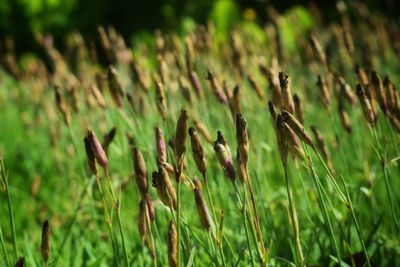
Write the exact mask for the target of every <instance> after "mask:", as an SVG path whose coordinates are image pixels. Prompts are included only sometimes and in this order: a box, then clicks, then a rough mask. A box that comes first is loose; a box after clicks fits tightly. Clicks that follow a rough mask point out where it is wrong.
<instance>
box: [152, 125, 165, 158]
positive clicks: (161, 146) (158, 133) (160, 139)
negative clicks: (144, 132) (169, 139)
mask: <svg viewBox="0 0 400 267" xmlns="http://www.w3.org/2000/svg"><path fill="white" fill-rule="evenodd" d="M154 132H155V137H156V149H157V163H159V164H160V163H161V162H166V161H167V147H166V145H165V140H164V136H163V132H162V130H161V128H160V127H156V128H155V129H154Z"/></svg>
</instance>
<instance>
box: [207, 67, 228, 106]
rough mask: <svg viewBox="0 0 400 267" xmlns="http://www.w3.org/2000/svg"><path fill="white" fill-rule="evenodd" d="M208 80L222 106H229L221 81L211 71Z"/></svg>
mask: <svg viewBox="0 0 400 267" xmlns="http://www.w3.org/2000/svg"><path fill="white" fill-rule="evenodd" d="M207 80H208V81H209V82H210V85H211V88H212V89H213V91H214V94H215V96H216V97H217V100H218V101H219V102H220V103H222V104H227V103H228V98H227V96H226V95H225V93H224V91H223V90H222V87H221V85H220V83H219V81H218V80H217V79H216V78H215V76H214V75H213V74H212V72H211V71H210V70H208V71H207Z"/></svg>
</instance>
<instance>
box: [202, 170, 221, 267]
mask: <svg viewBox="0 0 400 267" xmlns="http://www.w3.org/2000/svg"><path fill="white" fill-rule="evenodd" d="M202 175H203V180H204V184H205V185H206V191H207V198H208V202H209V203H210V206H211V212H212V216H213V220H214V224H215V226H216V223H217V216H216V213H215V208H214V203H213V201H212V198H211V192H210V188H209V186H208V181H207V177H206V173H203V174H202ZM215 228H216V229H217V227H215ZM220 234H221V233H220ZM217 236H218V234H217ZM214 241H215V243H216V245H217V247H218V250H219V252H220V255H221V260H222V264H223V266H226V263H225V257H224V250H223V248H222V244H218V241H217V238H216V237H215V238H214Z"/></svg>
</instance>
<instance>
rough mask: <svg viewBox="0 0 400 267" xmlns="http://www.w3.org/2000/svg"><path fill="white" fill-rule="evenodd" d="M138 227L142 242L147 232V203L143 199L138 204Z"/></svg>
mask: <svg viewBox="0 0 400 267" xmlns="http://www.w3.org/2000/svg"><path fill="white" fill-rule="evenodd" d="M138 229H139V234H140V237H141V239H142V242H143V241H144V239H145V236H146V234H147V204H146V201H144V200H141V201H140V204H139V216H138Z"/></svg>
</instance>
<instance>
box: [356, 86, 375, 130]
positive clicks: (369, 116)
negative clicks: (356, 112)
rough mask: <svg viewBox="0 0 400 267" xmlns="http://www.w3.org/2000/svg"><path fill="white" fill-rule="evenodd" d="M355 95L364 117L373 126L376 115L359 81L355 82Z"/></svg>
mask: <svg viewBox="0 0 400 267" xmlns="http://www.w3.org/2000/svg"><path fill="white" fill-rule="evenodd" d="M357 96H358V100H359V101H360V104H361V108H362V110H363V113H364V117H365V119H366V120H367V122H368V123H370V124H371V125H372V126H373V125H374V124H375V121H376V115H375V112H374V110H373V109H372V105H371V101H370V99H369V98H368V97H367V95H366V92H365V90H364V88H363V87H362V85H361V84H359V83H358V84H357Z"/></svg>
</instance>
